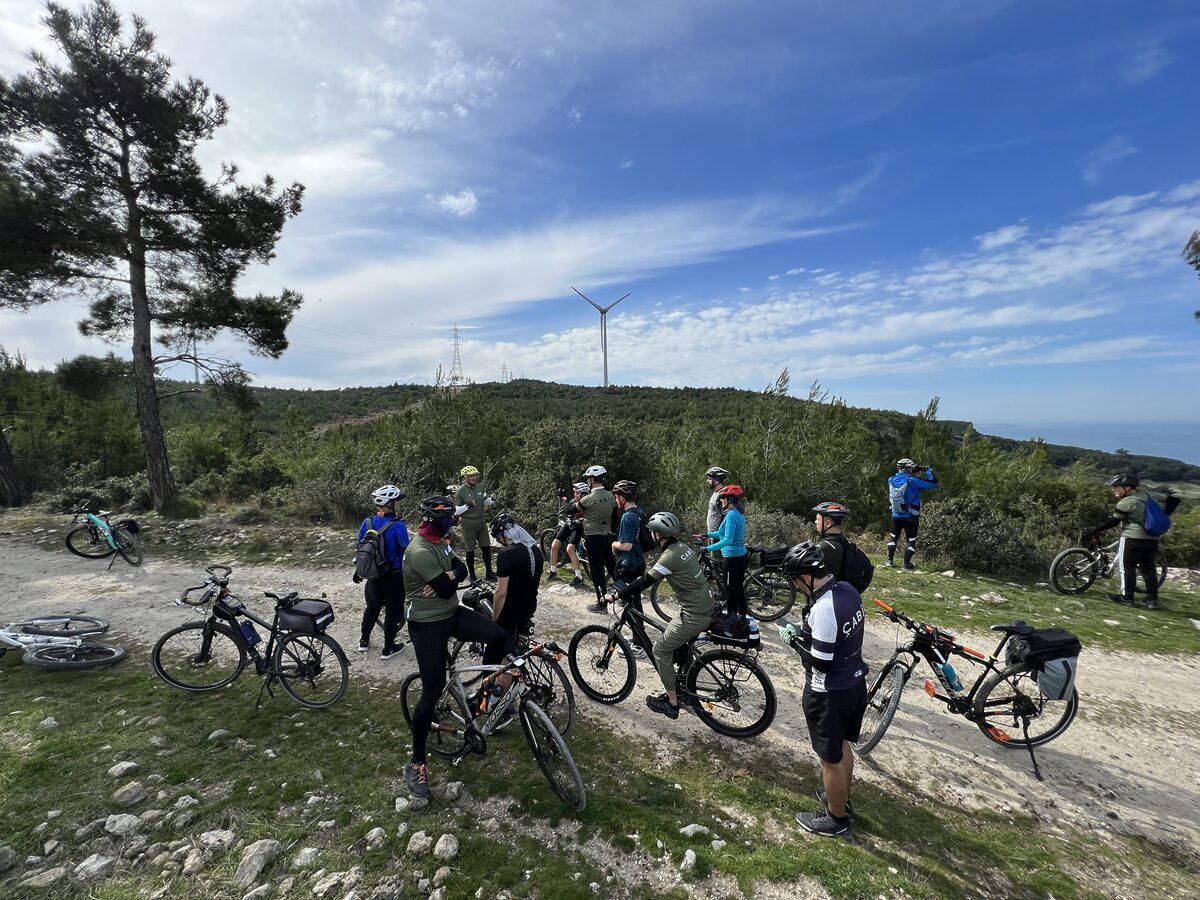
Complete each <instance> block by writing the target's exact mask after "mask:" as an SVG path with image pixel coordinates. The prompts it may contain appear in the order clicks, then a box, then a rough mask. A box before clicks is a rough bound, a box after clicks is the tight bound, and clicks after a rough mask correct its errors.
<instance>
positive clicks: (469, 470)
mask: <svg viewBox="0 0 1200 900" xmlns="http://www.w3.org/2000/svg"><path fill="white" fill-rule="evenodd" d="M458 474H459V475H461V476H462V477H463V478H466V477H467V476H468V475H478V474H479V470H478V469H477V468H475V467H474V466H463V467H462V469H461V470H460V471H459V473H458Z"/></svg>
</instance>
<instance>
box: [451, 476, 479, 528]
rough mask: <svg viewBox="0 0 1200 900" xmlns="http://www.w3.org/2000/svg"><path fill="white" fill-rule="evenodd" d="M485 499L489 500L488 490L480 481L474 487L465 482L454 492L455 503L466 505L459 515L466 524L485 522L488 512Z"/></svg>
mask: <svg viewBox="0 0 1200 900" xmlns="http://www.w3.org/2000/svg"><path fill="white" fill-rule="evenodd" d="M485 500H487V491H486V490H485V489H484V487H483V485H482V484H479V483H478V482H476V484H475V486H474V487H472V486H471V485H469V484H465V483H464V484H463V485H462V486H461V487H459V489H458V490H457V491H455V492H454V502H455V504H456V505H458V506H465V507H466V510H465V511H464V512H463V514H462V515H461V516H459V519H460V520H461V521H462V523H463V524H464V525H479V524H481V523H482V522H483V519H484V515H485V514H486V513H487V504H486V503H485V502H484V501H485Z"/></svg>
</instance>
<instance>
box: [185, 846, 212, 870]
mask: <svg viewBox="0 0 1200 900" xmlns="http://www.w3.org/2000/svg"><path fill="white" fill-rule="evenodd" d="M207 862H208V858H207V857H206V856H205V855H204V851H203V850H201V849H200V848H199V847H192V848H191V849H190V850H188V853H187V856H185V857H184V858H183V869H182V870H181V871H182V872H183V874H184V875H195V874H197V873H198V872H200V871H201V870H202V869H203V868H204V864H205V863H207Z"/></svg>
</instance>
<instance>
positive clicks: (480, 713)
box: [400, 642, 587, 812]
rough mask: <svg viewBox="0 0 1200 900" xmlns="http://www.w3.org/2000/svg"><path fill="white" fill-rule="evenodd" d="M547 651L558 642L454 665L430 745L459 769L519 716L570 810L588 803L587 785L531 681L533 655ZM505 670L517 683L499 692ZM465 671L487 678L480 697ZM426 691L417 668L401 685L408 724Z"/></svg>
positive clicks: (549, 779)
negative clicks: (498, 659) (486, 661)
mask: <svg viewBox="0 0 1200 900" xmlns="http://www.w3.org/2000/svg"><path fill="white" fill-rule="evenodd" d="M543 651H549V652H553V653H557V652H558V645H556V644H554V643H553V642H551V643H546V644H535V645H534V646H532V647H530V648H529V653H527V654H524V655H519V656H516V657H510V658H509V660H508V661H507V662H505V663H502V664H500V665H494V666H493V665H479V666H464V667H462V668H455V667H453V666H452V667H451V668H450V670H449V678H448V679H447V682H446V687H445V688H444V689H443V690H442V693H441V696H439V697H438V701H437V705H436V706H435V707H434V713H433V716H434V718H433V727H432V728H431V729H430V732H429V738H430V740H429V745H428V746H429V750H430V752H431V753H434V754H436V755H437V756H440V757H442V758H443V759H447V760H449V761H450V765H452V766H454V767H455V768H458V767H459V766H460V765H462V761H463V759H465V758H466V757H467V756H468V755H469V754H471V753H476V754H478V755H479V756H483V755H484V754H485V753H487V739H488V737H490V736H491V735H492V734H493V733H494V732H496V731H497V730H499V729H501V728H503V727H504V726H505V725H507V724H508V723H509V722H510V721H511V720H512V718H513V717H514V715H515V717H516V718H517V719H519V720H520V722H521V733H522V734H524V735H525V742H526V743H527V744H528V745H529V750H530V752H531V753H532V754H533V758H534V761H535V762H537V764H538V768H539V769H541V770H542V774H543V775H544V776H545V777H546V781H547V782H548V783H549V785H550V789H551V790H553V791H554V793H555V794H556V795H557V796H558V798H559V799H560V800H562V801H563V803H565V804H566V805H567V807H568V808H569V809H571V810H572V811H574V812H582V811H583V809H584V807H585V806H587V789H586V788H585V787H584V784H583V778H582V776H581V775H580V774H579V767H578V766H576V765H575V759H574V757H572V756H571V750H570V748H569V747H568V746H567V742H566V740H565V739H564V738H563V736H562V734H561V733H560V732H559V730H558V729H557V728H556V727H555V726H554V723H553V722H552V721H551V719H550V717H549V716H548V715H547V714H546V712H545V711H544V710H543V709H542V708H541V707H540V706H539V705H538V704H537V702H536V701H535V700H534V699H533V694H534V693H535V688H533V687H531V685H530V683H529V677H528V676H529V660H530V659H531V658H532V656H533V655H534V654H536V653H540V652H543ZM503 673H507V674H511V675H512V676H513V683H512V685H511V686H510V687H509V688H508V689H507V690H504V691H502V692H499V691H500V689H499V688H498V687H496V686H495V684H494V679H495V677H496V676H497V675H500V674H503ZM463 675H468V676H474V675H478V676H479V677H486V678H487V682H488V684H486V685H485V690H483V691H481V692H480V693H479V694H478V695H477V696H475V697H472V696H469V695H468V694H467V685H466V684H465V683H464V681H463V677H462V676H463ZM497 692H499V695H498V696H497ZM421 694H422V686H421V674H420V673H419V672H413V673H412V674H411V675H409V676H408V677H407V678H405V679H404V681H403V682H402V683H401V685H400V711H401V713H402V714H403V715H404V721H405V722H407V723H408V727H409V728H412V713H413V711H414V710H415V709H416V708H417V704H419V703H420V702H421ZM493 698H494V699H493ZM481 720H482V721H481Z"/></svg>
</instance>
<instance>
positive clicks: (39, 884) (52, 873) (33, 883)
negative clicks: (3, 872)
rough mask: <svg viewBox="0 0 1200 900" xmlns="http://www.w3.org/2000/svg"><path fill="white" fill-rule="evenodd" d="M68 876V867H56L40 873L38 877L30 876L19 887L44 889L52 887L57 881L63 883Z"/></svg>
mask: <svg viewBox="0 0 1200 900" xmlns="http://www.w3.org/2000/svg"><path fill="white" fill-rule="evenodd" d="M66 876H67V867H66V866H56V867H55V868H53V869H47V870H46V871H45V872H39V873H38V874H37V875H30V876H29V877H28V878H26V879H25V880H24V881H22V882H21V883H20V884H18V885H17V887H23V888H44V887H50V885H52V884H54V883H55V882H56V881H61V880H62V879H63V878H66Z"/></svg>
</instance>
